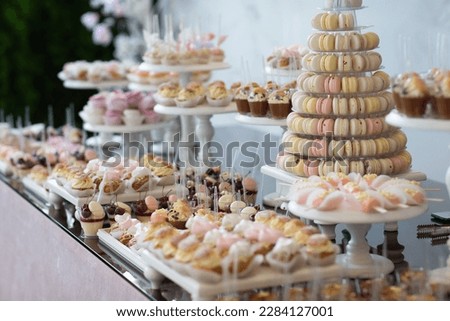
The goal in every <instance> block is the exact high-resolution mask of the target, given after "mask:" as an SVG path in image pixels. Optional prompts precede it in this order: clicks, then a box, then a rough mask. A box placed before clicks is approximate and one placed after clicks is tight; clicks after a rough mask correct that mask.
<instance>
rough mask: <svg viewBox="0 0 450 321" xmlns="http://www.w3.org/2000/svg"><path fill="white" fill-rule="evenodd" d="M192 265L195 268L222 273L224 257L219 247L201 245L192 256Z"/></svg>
mask: <svg viewBox="0 0 450 321" xmlns="http://www.w3.org/2000/svg"><path fill="white" fill-rule="evenodd" d="M191 266H192V267H193V268H194V269H199V270H204V271H208V272H214V273H217V274H220V275H221V274H222V257H221V256H220V254H219V252H218V251H217V249H215V248H212V247H209V246H207V245H202V246H200V247H199V248H198V249H197V250H196V251H195V253H194V256H193V257H192V261H191Z"/></svg>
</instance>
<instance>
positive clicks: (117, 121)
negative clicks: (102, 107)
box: [103, 109, 122, 126]
mask: <svg viewBox="0 0 450 321" xmlns="http://www.w3.org/2000/svg"><path fill="white" fill-rule="evenodd" d="M103 123H104V124H105V125H108V126H117V125H121V124H122V112H121V111H117V110H110V109H108V110H107V111H106V112H105V114H104V115H103Z"/></svg>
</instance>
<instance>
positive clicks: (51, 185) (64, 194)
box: [45, 179, 179, 209]
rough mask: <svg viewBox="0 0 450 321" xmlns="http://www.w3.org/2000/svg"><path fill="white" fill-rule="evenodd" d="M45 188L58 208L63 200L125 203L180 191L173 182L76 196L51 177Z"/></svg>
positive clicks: (80, 202) (81, 203) (78, 203)
mask: <svg viewBox="0 0 450 321" xmlns="http://www.w3.org/2000/svg"><path fill="white" fill-rule="evenodd" d="M45 189H47V190H48V193H49V198H50V201H51V203H52V205H53V206H54V207H55V208H57V209H58V208H61V206H62V202H63V201H66V202H68V203H70V204H73V205H75V206H82V205H83V204H85V203H86V201H88V200H90V199H96V200H97V202H99V203H100V204H102V205H105V204H110V203H111V202H112V201H118V202H124V203H126V202H132V201H135V200H137V199H140V198H142V197H143V196H145V195H152V196H154V197H157V198H159V197H163V196H166V195H173V194H176V193H177V192H178V193H179V186H178V185H175V184H173V185H167V186H155V187H153V188H152V189H150V190H148V191H146V192H135V191H129V190H126V191H124V192H122V193H117V194H113V195H107V194H103V195H99V193H96V194H95V195H89V196H75V195H73V194H71V193H69V192H68V191H67V189H65V188H64V187H63V186H61V185H60V184H59V183H58V182H57V181H56V180H55V179H49V180H48V181H47V182H46V183H45Z"/></svg>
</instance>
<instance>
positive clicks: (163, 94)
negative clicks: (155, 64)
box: [154, 82, 180, 106]
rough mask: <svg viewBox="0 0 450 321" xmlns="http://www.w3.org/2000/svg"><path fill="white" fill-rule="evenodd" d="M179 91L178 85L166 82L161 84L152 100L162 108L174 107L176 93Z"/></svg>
mask: <svg viewBox="0 0 450 321" xmlns="http://www.w3.org/2000/svg"><path fill="white" fill-rule="evenodd" d="M179 91H180V85H179V84H178V83H175V82H167V83H164V84H161V85H160V86H159V87H158V91H157V93H156V94H155V95H154V98H155V100H156V102H157V103H158V104H161V105H164V106H174V105H175V98H176V97H177V96H178V92H179Z"/></svg>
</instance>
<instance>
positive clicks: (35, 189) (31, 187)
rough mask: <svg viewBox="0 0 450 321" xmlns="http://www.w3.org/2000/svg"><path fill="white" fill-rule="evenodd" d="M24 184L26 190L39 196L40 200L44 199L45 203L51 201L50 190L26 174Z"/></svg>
mask: <svg viewBox="0 0 450 321" xmlns="http://www.w3.org/2000/svg"><path fill="white" fill-rule="evenodd" d="M22 184H23V187H24V188H25V190H27V191H28V192H29V193H31V194H33V195H34V196H36V197H37V198H39V200H41V201H44V202H45V203H46V202H48V201H49V198H48V191H47V190H46V189H45V188H44V187H43V186H41V185H39V184H38V183H36V182H35V181H34V180H32V179H31V178H29V177H27V176H25V177H24V178H22Z"/></svg>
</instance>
